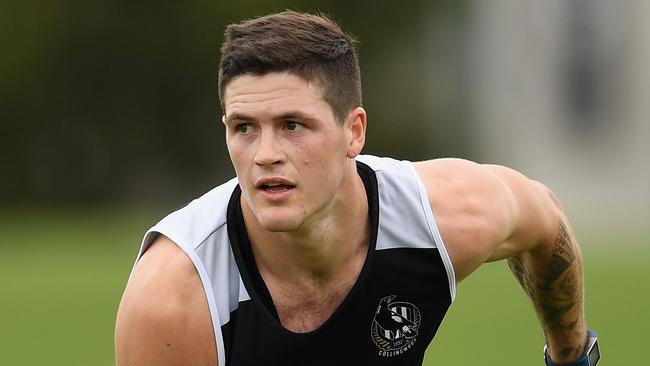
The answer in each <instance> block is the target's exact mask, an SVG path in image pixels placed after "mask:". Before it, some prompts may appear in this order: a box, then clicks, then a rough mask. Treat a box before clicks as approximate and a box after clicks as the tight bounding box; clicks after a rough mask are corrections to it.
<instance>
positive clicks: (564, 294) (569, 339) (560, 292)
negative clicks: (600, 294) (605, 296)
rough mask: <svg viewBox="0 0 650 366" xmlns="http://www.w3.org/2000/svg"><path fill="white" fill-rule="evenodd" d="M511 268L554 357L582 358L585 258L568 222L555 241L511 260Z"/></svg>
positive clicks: (560, 359) (563, 359)
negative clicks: (530, 303) (534, 311)
mask: <svg viewBox="0 0 650 366" xmlns="http://www.w3.org/2000/svg"><path fill="white" fill-rule="evenodd" d="M508 265H509V266H510V269H511V270H512V272H513V273H514V274H515V276H516V277H517V280H519V283H520V284H521V286H522V287H523V288H524V290H525V291H526V292H527V293H528V295H529V296H530V298H531V300H532V302H533V304H534V306H535V309H536V311H537V315H538V317H539V319H540V322H541V325H542V328H543V330H544V335H545V337H546V342H547V344H548V347H549V355H550V356H551V358H552V359H553V360H554V361H555V362H571V361H574V360H575V359H577V358H578V357H580V356H581V355H582V354H583V353H584V351H585V344H586V340H587V336H586V325H585V320H584V282H583V268H582V255H581V253H580V248H579V246H578V244H577V242H576V240H575V238H574V237H573V234H572V232H571V229H570V227H568V225H567V223H566V220H565V219H563V218H562V219H560V220H559V224H558V229H557V234H556V236H555V240H553V241H549V242H548V244H541V245H539V246H538V247H536V248H535V249H533V250H531V251H529V252H525V253H522V254H520V255H517V256H513V257H510V258H509V259H508Z"/></svg>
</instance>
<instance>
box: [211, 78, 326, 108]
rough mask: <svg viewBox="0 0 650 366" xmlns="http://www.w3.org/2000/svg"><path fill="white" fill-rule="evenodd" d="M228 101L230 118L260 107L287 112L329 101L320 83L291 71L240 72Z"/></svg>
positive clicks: (226, 94) (226, 96) (228, 89)
mask: <svg viewBox="0 0 650 366" xmlns="http://www.w3.org/2000/svg"><path fill="white" fill-rule="evenodd" d="M224 101H225V103H224V106H225V109H226V110H225V111H224V112H225V115H226V117H227V118H231V117H230V116H231V115H234V114H241V113H246V112H249V113H252V112H255V111H257V110H258V109H263V110H266V111H268V112H273V113H276V114H283V113H285V112H286V111H288V110H304V109H310V107H313V106H317V105H325V104H327V103H326V102H325V100H324V99H323V96H322V92H321V88H320V87H319V86H317V85H316V84H315V83H313V82H308V81H306V80H304V79H303V78H301V77H299V76H297V75H294V74H290V73H269V74H264V75H241V76H237V77H236V78H234V79H233V80H232V81H230V83H228V85H227V86H226V89H225V92H224Z"/></svg>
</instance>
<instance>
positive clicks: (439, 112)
mask: <svg viewBox="0 0 650 366" xmlns="http://www.w3.org/2000/svg"><path fill="white" fill-rule="evenodd" d="M287 8H288V9H294V10H302V11H312V12H313V11H322V12H325V13H328V14H330V16H331V17H332V18H333V19H335V20H337V21H339V22H340V24H341V25H342V27H343V28H344V29H345V30H346V31H348V32H351V33H352V34H354V35H355V36H356V37H357V38H358V39H359V40H360V41H361V46H360V50H359V56H360V61H361V71H362V77H363V86H364V107H365V108H366V110H367V111H368V114H369V130H368V141H367V145H366V148H365V150H364V151H365V152H366V153H372V154H375V155H389V156H393V157H397V158H401V159H408V160H419V159H427V158H434V157H448V156H451V157H462V158H468V159H472V160H475V161H478V162H482V163H496V164H502V165H507V166H510V167H512V168H515V169H517V170H520V171H521V172H523V173H524V174H526V175H527V176H529V177H531V178H533V179H537V180H540V181H542V182H544V183H546V184H547V185H548V186H549V187H550V188H552V189H553V190H554V191H555V193H556V194H557V195H558V196H559V198H560V199H561V200H562V202H563V203H564V206H565V208H566V210H567V211H568V213H569V217H570V219H571V221H572V223H573V225H574V228H575V231H576V234H577V236H578V238H579V239H580V241H581V243H582V246H583V252H584V256H585V268H586V269H585V270H586V275H587V293H586V296H587V315H588V320H589V322H590V326H591V327H593V328H595V329H597V330H599V332H600V333H601V338H602V353H603V354H604V358H603V360H606V361H603V364H610V365H615V364H624V363H625V362H628V363H632V362H635V361H636V362H638V363H641V360H644V359H645V358H641V357H642V356H643V355H641V351H640V350H642V349H643V347H644V346H645V342H644V339H646V338H647V337H646V334H645V330H646V329H647V328H648V327H650V321H649V318H648V315H647V312H646V310H645V309H646V308H647V305H646V304H647V301H648V300H649V297H650V295H649V293H650V291H649V290H650V285H648V283H647V282H648V279H649V278H650V268H648V261H649V260H650V246H649V245H648V244H650V228H649V227H650V142H649V141H650V71H649V69H648V64H650V2H648V1H643V0H638V1H635V0H622V1H617V2H612V1H606V0H548V1H535V0H494V1H489V2H488V1H470V0H464V1H458V0H456V1H453V0H446V1H435V2H434V1H424V0H421V1H403V2H400V3H399V4H396V3H395V2H389V1H376V0H375V1H369V0H359V1H354V2H344V1H315V0H314V1H307V0H304V1H280V0H267V1H238V2H235V1H230V2H219V1H197V0H187V1H183V2H148V1H145V2H132V1H120V0H114V1H100V0H96V1H80V0H59V1H57V2H50V1H42V0H26V1H17V0H14V1H9V2H4V3H3V4H1V5H0V41H1V44H2V45H3V46H4V47H3V51H2V56H1V57H0V132H1V134H0V142H1V143H0V162H2V165H1V166H0V177H1V178H0V364H3V365H4V364H7V365H9V364H20V365H37V364H45V363H47V364H52V365H88V364H94V365H111V364H113V363H114V361H113V324H114V318H115V312H116V309H117V305H118V303H119V298H120V295H121V292H122V290H123V288H124V285H125V283H126V280H127V277H128V274H129V271H130V269H131V266H132V264H133V260H134V257H135V254H136V252H137V248H138V245H139V241H140V240H141V236H142V234H143V233H144V231H145V230H146V228H148V227H149V226H151V225H153V224H154V223H155V222H156V221H158V220H159V219H160V218H161V217H163V216H164V215H165V214H166V213H168V212H169V211H171V210H174V209H175V208H176V207H178V206H181V205H182V204H184V203H185V202H187V201H189V200H191V199H193V198H194V197H196V196H199V195H201V194H202V193H203V192H205V191H207V190H209V189H210V188H211V187H212V186H214V185H217V184H219V183H220V182H222V181H223V180H225V179H227V178H229V177H231V176H233V170H232V167H231V165H230V162H229V159H228V155H227V151H226V148H225V143H224V133H223V132H224V131H223V127H222V125H221V122H220V116H221V110H220V106H219V101H218V92H217V70H218V62H219V47H220V44H221V42H222V36H223V30H224V27H225V26H226V25H227V24H229V23H231V22H236V21H239V20H242V19H245V18H250V17H253V16H257V15H263V14H267V13H269V12H275V11H281V10H284V9H287ZM542 344H543V336H542V333H541V331H540V330H539V327H538V326H537V323H536V320H535V315H534V312H533V310H532V306H531V305H530V304H529V302H528V300H527V299H526V297H525V295H524V293H523V291H521V290H520V289H519V288H518V285H517V283H516V281H514V280H513V279H512V276H511V275H510V274H509V273H508V270H507V266H506V265H505V263H494V264H489V265H486V266H484V267H483V268H481V269H480V270H479V271H478V273H477V274H476V275H474V276H472V277H470V278H469V279H468V280H467V281H466V282H464V283H463V284H461V285H460V288H459V296H458V298H457V302H456V304H455V306H454V307H453V308H452V310H451V312H450V314H449V318H448V319H447V320H446V321H445V323H443V327H442V328H441V329H440V331H439V334H438V336H437V337H436V339H435V340H434V342H433V343H432V345H431V347H430V348H429V352H428V355H427V359H426V362H425V364H427V365H434V364H445V365H468V364H473V363H476V362H483V363H484V364H488V365H491V364H496V363H497V362H498V363H499V364H506V365H521V364H535V363H537V364H541V348H542Z"/></svg>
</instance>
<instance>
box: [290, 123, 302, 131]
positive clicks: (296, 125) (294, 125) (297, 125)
mask: <svg viewBox="0 0 650 366" xmlns="http://www.w3.org/2000/svg"><path fill="white" fill-rule="evenodd" d="M300 127H302V125H301V124H300V123H298V122H287V130H289V131H296V130H298V129H300Z"/></svg>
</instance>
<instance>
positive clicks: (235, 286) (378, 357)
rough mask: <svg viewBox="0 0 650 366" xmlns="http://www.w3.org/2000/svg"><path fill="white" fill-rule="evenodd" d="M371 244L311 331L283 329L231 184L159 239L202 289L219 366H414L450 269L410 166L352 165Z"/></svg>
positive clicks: (439, 313) (447, 293) (164, 227)
mask: <svg viewBox="0 0 650 366" xmlns="http://www.w3.org/2000/svg"><path fill="white" fill-rule="evenodd" d="M357 171H358V173H359V175H360V177H361V178H362V180H363V182H364V185H365V188H366V193H367V196H368V203H369V205H368V206H369V216H370V222H371V236H370V242H369V245H368V254H367V257H366V261H365V263H364V265H363V268H362V270H361V272H360V274H359V277H358V279H357V281H356V283H355V284H354V285H353V287H352V289H351V290H350V292H349V293H348V294H347V296H346V297H345V298H344V300H343V302H342V303H341V304H340V305H339V307H338V308H337V309H336V310H335V311H334V313H333V314H332V315H331V317H330V318H329V319H328V320H327V321H325V323H323V324H322V325H321V326H320V327H319V328H317V329H315V330H314V331H311V332H308V333H294V332H291V331H289V330H287V329H286V328H284V327H283V326H282V325H281V323H280V321H279V319H278V315H277V312H276V310H275V308H274V306H273V301H272V300H271V296H270V294H269V291H268V289H267V288H266V286H265V284H264V281H263V280H262V277H261V275H260V274H259V272H258V270H257V267H256V265H255V260H254V258H253V254H252V251H251V247H250V242H249V240H248V236H247V233H246V229H245V225H244V222H243V217H242V213H241V207H240V200H239V197H240V195H241V191H240V189H239V186H238V182H237V180H236V179H232V180H230V181H229V182H227V183H225V184H223V185H220V186H218V187H216V188H214V189H213V190H211V191H209V192H208V193H206V194H205V195H203V196H202V197H200V198H198V199H196V200H194V201H192V202H191V203H189V204H188V205H187V206H185V207H183V208H182V209H180V210H178V211H176V212H174V213H172V214H170V215H168V216H167V217H165V218H164V219H163V220H161V221H160V222H159V223H158V224H156V225H155V226H154V227H152V228H151V229H150V230H149V231H148V232H147V233H146V235H145V237H144V240H143V243H142V247H141V249H140V252H139V254H138V258H140V256H141V255H142V253H144V251H145V250H146V249H147V247H148V246H149V245H150V244H151V243H152V242H153V241H154V239H155V237H156V236H157V235H158V234H159V233H162V234H164V235H165V236H167V237H169V238H170V239H171V240H172V241H174V242H175V243H176V244H177V245H178V246H179V247H180V248H182V249H183V251H184V252H185V253H186V254H187V255H188V256H189V258H190V259H191V260H192V262H193V263H194V266H195V267H196V269H197V271H198V273H199V277H200V278H201V281H202V283H203V288H204V290H205V294H206V297H207V299H208V305H209V308H210V314H211V316H212V324H213V329H214V335H215V339H216V343H217V344H216V347H217V352H218V360H219V365H258V364H259V365H332V364H339V365H421V364H422V360H423V358H424V352H425V350H426V348H427V346H428V345H429V343H430V342H431V340H432V339H433V337H434V335H435V333H436V331H437V329H438V327H439V325H440V323H441V321H442V319H443V317H444V315H445V313H446V311H447V309H448V307H449V306H450V304H451V303H452V301H453V299H454V296H455V292H456V285H455V277H454V270H453V266H452V264H451V261H450V259H449V256H448V254H447V251H446V250H445V247H444V244H443V241H442V238H441V236H440V233H439V231H438V228H437V226H436V222H435V219H434V215H433V212H432V209H431V207H430V205H429V200H428V196H427V192H426V190H425V188H424V186H423V184H422V182H421V180H420V178H419V177H418V175H417V173H416V172H415V169H414V167H413V164H412V163H410V162H408V161H398V160H394V159H390V158H379V157H375V156H370V155H363V156H359V157H357Z"/></svg>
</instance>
